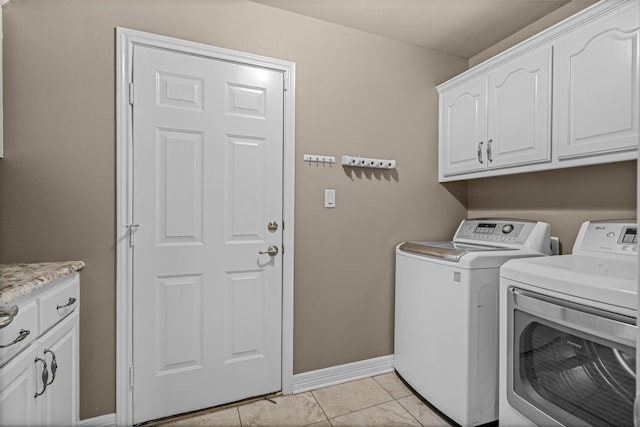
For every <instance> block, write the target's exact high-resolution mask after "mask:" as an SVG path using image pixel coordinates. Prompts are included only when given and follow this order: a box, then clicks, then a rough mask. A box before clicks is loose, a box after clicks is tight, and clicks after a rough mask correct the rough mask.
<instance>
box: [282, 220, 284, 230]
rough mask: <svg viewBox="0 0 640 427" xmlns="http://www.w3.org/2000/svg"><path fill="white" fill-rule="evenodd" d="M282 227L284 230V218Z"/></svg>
mask: <svg viewBox="0 0 640 427" xmlns="http://www.w3.org/2000/svg"><path fill="white" fill-rule="evenodd" d="M282 229H283V230H284V219H283V220H282Z"/></svg>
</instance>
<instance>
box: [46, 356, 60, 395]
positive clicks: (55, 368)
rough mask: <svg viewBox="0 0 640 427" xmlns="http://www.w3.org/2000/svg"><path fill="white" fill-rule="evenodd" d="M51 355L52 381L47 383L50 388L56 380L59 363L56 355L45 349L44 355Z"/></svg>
mask: <svg viewBox="0 0 640 427" xmlns="http://www.w3.org/2000/svg"><path fill="white" fill-rule="evenodd" d="M47 353H51V381H49V382H48V383H47V387H49V386H50V385H51V384H53V382H54V381H55V380H56V372H57V371H58V361H57V360H56V354H55V353H54V352H53V351H52V350H49V349H46V348H45V349H44V354H47Z"/></svg>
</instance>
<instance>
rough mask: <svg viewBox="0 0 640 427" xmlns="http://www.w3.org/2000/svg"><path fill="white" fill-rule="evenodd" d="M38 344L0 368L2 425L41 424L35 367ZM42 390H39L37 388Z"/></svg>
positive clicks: (37, 368) (38, 368)
mask: <svg viewBox="0 0 640 427" xmlns="http://www.w3.org/2000/svg"><path fill="white" fill-rule="evenodd" d="M36 352H37V345H35V344H33V345H31V346H30V347H28V348H26V349H25V350H24V351H23V352H22V353H21V354H19V355H18V356H16V357H15V358H14V359H13V360H11V361H10V362H9V363H7V364H6V365H5V366H3V367H2V370H0V426H6V427H9V426H17V425H19V426H39V425H41V424H42V423H41V420H40V417H39V413H38V410H37V402H36V399H35V398H34V395H35V393H36V388H35V387H36V372H41V369H42V364H40V363H38V366H37V367H36V366H35V363H34V360H35V357H36ZM38 391H39V390H38Z"/></svg>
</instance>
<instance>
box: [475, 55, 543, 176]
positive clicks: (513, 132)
mask: <svg viewBox="0 0 640 427" xmlns="http://www.w3.org/2000/svg"><path fill="white" fill-rule="evenodd" d="M550 77H551V47H545V48H543V49H540V50H537V51H534V52H531V53H527V54H525V55H524V56H521V57H519V58H516V59H514V60H512V61H509V62H508V63H506V64H504V65H502V66H500V67H498V68H496V69H495V70H493V71H492V72H490V73H489V80H488V84H489V93H488V103H489V108H488V110H489V112H488V114H489V129H488V139H489V141H488V146H487V150H488V152H487V157H488V159H489V168H496V167H504V166H515V165H523V164H529V163H538V162H546V161H550V160H551V125H550V124H551V100H550V96H551V82H550Z"/></svg>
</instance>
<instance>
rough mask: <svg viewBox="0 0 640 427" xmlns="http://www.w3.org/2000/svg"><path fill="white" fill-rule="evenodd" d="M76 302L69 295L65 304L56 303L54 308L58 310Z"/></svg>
mask: <svg viewBox="0 0 640 427" xmlns="http://www.w3.org/2000/svg"><path fill="white" fill-rule="evenodd" d="M75 303H76V299H75V298H73V297H69V301H67V303H66V304H65V305H56V310H60V309H61V308H67V307H69V306H71V305H73V304H75Z"/></svg>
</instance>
